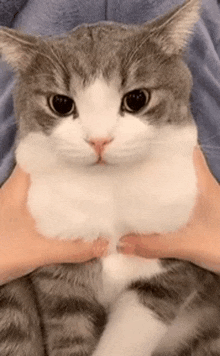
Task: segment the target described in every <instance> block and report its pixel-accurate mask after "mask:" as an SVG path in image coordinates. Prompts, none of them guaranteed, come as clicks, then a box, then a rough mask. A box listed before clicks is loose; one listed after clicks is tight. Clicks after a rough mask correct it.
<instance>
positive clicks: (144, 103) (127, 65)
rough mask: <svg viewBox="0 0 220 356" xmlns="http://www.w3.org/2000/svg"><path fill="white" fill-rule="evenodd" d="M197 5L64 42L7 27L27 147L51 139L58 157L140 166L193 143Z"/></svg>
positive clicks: (86, 29)
mask: <svg viewBox="0 0 220 356" xmlns="http://www.w3.org/2000/svg"><path fill="white" fill-rule="evenodd" d="M199 5H200V4H199V0H187V1H185V3H184V4H183V5H182V6H179V7H178V8H175V9H174V10H173V11H172V12H170V13H169V14H167V15H165V16H163V17H161V18H159V19H156V20H155V21H152V22H150V23H146V24H143V25H131V26H127V25H122V24H114V23H107V22H106V23H104V22H103V23H99V24H95V25H82V26H80V27H78V28H77V29H75V30H74V31H72V32H70V33H68V34H66V35H63V36H60V37H39V36H31V35H26V34H23V33H21V32H19V31H16V30H12V29H7V28H2V29H1V30H0V52H1V53H2V55H3V58H4V59H5V60H6V61H7V62H8V63H9V64H10V65H11V66H12V67H13V69H14V71H15V73H16V74H17V84H16V90H15V109H16V115H17V119H18V124H19V133H20V135H19V137H20V142H21V143H22V142H25V141H28V140H30V139H31V138H35V141H36V150H37V145H38V144H39V145H40V144H43V142H45V144H46V146H47V149H51V151H53V152H54V153H55V155H56V156H57V157H60V158H61V159H64V160H67V161H69V162H71V163H74V164H77V165H84V166H91V165H96V164H100V163H101V164H108V165H120V164H124V163H127V164H130V163H134V162H137V161H140V160H143V159H146V157H148V156H149V155H150V154H151V153H152V151H154V150H155V149H156V147H161V149H162V150H163V145H162V144H161V143H163V142H166V145H170V144H171V143H172V145H174V144H175V141H176V142H179V141H181V140H182V142H183V145H187V142H188V141H190V140H194V137H195V129H194V124H193V121H192V117H191V114H190V109H189V97H190V91H191V86H192V78H191V75H190V72H189V70H188V68H187V65H186V64H185V63H184V61H183V59H182V57H183V52H184V49H185V47H186V44H187V42H188V39H189V37H190V34H191V32H192V29H193V26H194V25H195V23H196V22H197V20H198V18H199V7H200V6H199ZM190 135H191V136H190ZM37 138H39V141H38V140H37ZM40 142H41V143H40ZM176 147H177V149H178V145H176Z"/></svg>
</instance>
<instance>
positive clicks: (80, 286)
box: [32, 262, 106, 356]
mask: <svg viewBox="0 0 220 356" xmlns="http://www.w3.org/2000/svg"><path fill="white" fill-rule="evenodd" d="M100 268H101V265H99V264H98V263H92V262H91V263H86V264H66V265H65V264H63V265H60V266H50V267H44V268H41V269H39V270H38V271H35V272H34V273H33V274H32V280H33V283H34V286H35V289H36V293H37V296H38V302H39V308H40V313H41V317H42V323H43V329H44V335H45V345H46V346H45V347H46V351H47V356H90V355H91V353H92V352H93V351H94V349H95V346H96V344H97V342H98V340H99V337H100V334H101V333H102V331H103V328H104V325H105V322H106V312H105V309H104V308H103V306H102V305H101V304H100V303H99V302H98V301H97V299H96V289H98V288H99V286H98V285H99V280H100V281H101V278H99V276H101V274H100Z"/></svg>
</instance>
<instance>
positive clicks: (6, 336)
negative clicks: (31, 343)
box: [0, 324, 28, 348]
mask: <svg viewBox="0 0 220 356" xmlns="http://www.w3.org/2000/svg"><path fill="white" fill-rule="evenodd" d="M27 338H28V333H26V332H24V331H23V330H21V328H20V327H18V326H16V325H14V324H10V325H9V326H8V327H5V328H4V329H2V330H1V332H0V343H3V342H23V341H24V340H27ZM0 348H1V347H0Z"/></svg>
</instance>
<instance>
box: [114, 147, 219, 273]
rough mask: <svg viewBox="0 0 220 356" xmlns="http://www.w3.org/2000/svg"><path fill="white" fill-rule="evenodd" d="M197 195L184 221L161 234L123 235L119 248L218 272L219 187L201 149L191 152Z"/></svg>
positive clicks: (130, 252)
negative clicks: (191, 209)
mask: <svg viewBox="0 0 220 356" xmlns="http://www.w3.org/2000/svg"><path fill="white" fill-rule="evenodd" d="M193 160H194V166H195V170H196V176H197V187H198V194H197V200H196V204H195V206H194V209H193V211H192V213H191V216H190V218H189V221H188V223H187V224H186V225H185V226H183V227H182V228H180V229H179V230H178V231H175V232H172V233H164V234H157V233H153V234H144V235H133V234H130V235H127V236H123V237H122V239H121V241H120V245H119V248H118V249H119V251H120V252H121V253H124V254H133V255H138V256H142V257H146V258H178V259H185V260H188V261H191V262H193V263H195V264H197V265H200V266H201V267H204V268H206V269H209V270H211V271H214V272H220V186H219V184H218V182H217V181H216V180H215V178H214V177H213V176H212V174H211V172H210V171H209V168H208V166H207V163H206V161H205V158H204V156H203V154H202V152H201V150H200V149H199V148H198V147H197V148H195V150H194V155H193Z"/></svg>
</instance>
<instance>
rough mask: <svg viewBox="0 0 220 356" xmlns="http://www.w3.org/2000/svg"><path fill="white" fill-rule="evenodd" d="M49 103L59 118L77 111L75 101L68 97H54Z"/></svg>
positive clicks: (58, 95)
mask: <svg viewBox="0 0 220 356" xmlns="http://www.w3.org/2000/svg"><path fill="white" fill-rule="evenodd" d="M48 102H49V106H50V108H51V109H52V110H53V111H54V112H55V113H56V114H58V115H59V116H67V115H71V114H72V113H73V112H74V110H75V103H74V101H73V99H71V98H69V97H68V96H66V95H60V94H56V95H52V96H51V97H50V98H49V100H48Z"/></svg>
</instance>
